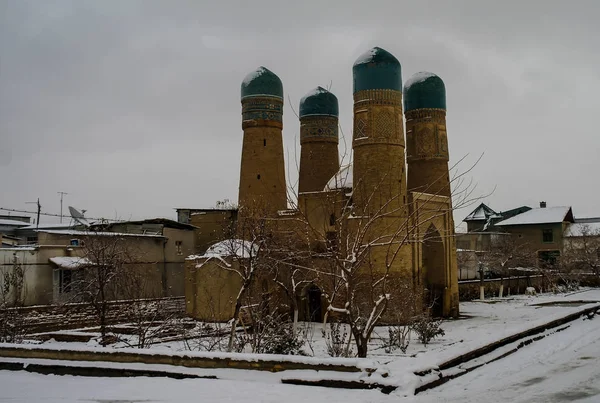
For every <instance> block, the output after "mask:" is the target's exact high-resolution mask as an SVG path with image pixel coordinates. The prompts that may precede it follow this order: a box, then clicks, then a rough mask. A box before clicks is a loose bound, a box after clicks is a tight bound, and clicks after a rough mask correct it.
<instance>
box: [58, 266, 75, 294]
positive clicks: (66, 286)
mask: <svg viewBox="0 0 600 403" xmlns="http://www.w3.org/2000/svg"><path fill="white" fill-rule="evenodd" d="M72 284H73V271H72V270H60V271H59V272H58V292H59V293H60V294H67V293H70V292H71V290H72V287H71V285H72Z"/></svg>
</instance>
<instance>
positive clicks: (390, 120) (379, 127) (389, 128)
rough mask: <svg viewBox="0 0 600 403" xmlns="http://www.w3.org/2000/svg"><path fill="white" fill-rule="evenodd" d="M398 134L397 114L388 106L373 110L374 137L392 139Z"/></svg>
mask: <svg viewBox="0 0 600 403" xmlns="http://www.w3.org/2000/svg"><path fill="white" fill-rule="evenodd" d="M395 134H396V116H395V114H394V111H393V110H389V109H388V108H385V109H384V108H381V109H375V110H374V111H373V133H372V135H373V137H375V138H384V139H391V138H394V136H395Z"/></svg>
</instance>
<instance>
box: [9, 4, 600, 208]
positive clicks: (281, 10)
mask: <svg viewBox="0 0 600 403" xmlns="http://www.w3.org/2000/svg"><path fill="white" fill-rule="evenodd" d="M599 8H600V6H599V5H598V4H597V2H595V1H585V0H582V1H576V2H564V1H542V0H539V1H504V2H482V1H452V2H450V1H420V2H418V3H417V2H410V3H409V2H399V1H397V0H390V1H372V2H359V1H341V0H340V1H335V0H334V1H326V2H325V1H314V0H306V1H303V2H287V1H253V2H248V1H245V0H243V1H242V0H239V1H221V2H213V1H192V0H190V1H183V0H182V1H170V2H166V1H158V0H157V1H154V0H138V1H133V0H132V1H99V0H98V1H81V0H78V1H67V0H54V1H47V2H40V1H33V0H32V1H24V0H4V1H3V2H0V140H1V141H0V166H2V167H3V185H4V186H3V188H4V189H10V191H9V192H5V191H4V192H3V195H2V198H1V199H2V200H0V201H1V203H0V206H1V207H6V206H9V207H13V208H23V207H24V205H23V202H24V201H29V200H30V199H34V198H37V197H40V198H41V199H42V202H43V203H42V204H44V205H45V206H47V211H51V212H56V211H57V210H58V208H57V206H58V197H57V196H56V191H59V190H65V191H68V192H70V194H69V195H68V196H67V201H68V203H70V204H74V205H78V206H79V207H82V208H87V209H88V210H89V211H90V214H92V213H93V214H95V215H106V216H113V215H115V210H116V211H117V214H118V215H120V216H123V217H129V216H133V217H142V216H152V215H159V216H165V215H166V216H173V212H172V210H170V209H171V208H172V207H176V206H179V205H187V206H192V207H194V206H199V207H202V206H204V207H206V206H210V205H213V204H214V202H215V200H217V199H222V198H230V199H235V198H236V196H237V181H238V175H239V153H240V149H241V128H240V103H239V84H240V81H241V80H242V79H243V77H244V76H245V75H246V73H248V72H249V71H251V70H253V69H254V68H256V67H258V66H259V65H265V66H267V67H269V68H270V69H271V70H273V71H274V72H276V73H277V74H278V75H279V76H280V77H281V78H282V80H283V84H284V90H285V92H286V97H288V98H286V100H285V101H286V106H285V110H284V142H285V147H286V150H287V153H288V154H289V157H288V160H287V164H288V166H289V174H290V177H291V180H292V181H294V180H295V177H296V176H297V175H295V173H294V169H295V168H294V166H295V161H294V154H295V153H297V152H298V151H299V145H298V144H297V142H298V141H297V136H298V133H299V127H298V122H297V118H296V117H295V116H294V112H293V108H295V109H297V104H298V101H299V100H300V98H301V97H302V96H303V95H304V94H305V93H306V92H307V91H308V90H310V89H311V88H314V87H315V86H317V85H321V86H328V85H332V91H334V93H335V94H336V95H337V96H338V98H339V100H340V111H341V114H340V122H341V124H342V128H343V130H344V134H345V136H346V138H347V143H348V144H350V142H349V138H350V134H351V130H352V117H351V112H352V75H351V74H352V73H351V67H352V63H353V61H354V59H355V58H356V57H357V56H358V55H359V54H360V53H362V52H363V51H364V50H366V49H368V48H369V47H371V46H375V45H378V46H382V47H384V48H386V49H388V50H389V51H391V52H392V53H393V54H395V55H396V56H397V57H398V58H399V60H400V61H401V62H402V65H403V76H404V79H407V78H408V77H409V76H410V75H411V74H413V73H415V72H417V71H421V70H429V71H433V72H435V73H437V74H439V75H440V76H441V77H442V78H443V79H444V80H445V83H446V87H447V91H448V134H449V141H450V151H451V157H452V158H453V160H454V161H456V160H458V159H459V158H461V157H462V156H464V155H466V154H469V155H470V157H469V159H470V160H471V159H473V160H474V159H475V158H476V156H478V155H479V154H480V153H482V152H485V157H484V158H483V160H482V161H481V163H480V164H479V165H478V166H477V167H476V169H475V170H474V171H473V173H472V175H473V179H474V181H475V182H477V183H479V189H480V191H481V192H482V193H486V192H488V191H490V190H491V189H493V188H494V187H495V186H496V187H497V190H496V192H495V194H493V195H492V196H491V197H489V199H488V200H486V201H487V202H489V203H490V204H491V205H492V207H494V208H495V209H499V210H502V209H508V208H511V207H513V206H514V205H515V204H534V203H536V202H537V201H539V200H538V199H546V200H547V201H548V202H549V204H550V205H556V204H572V205H573V206H574V208H575V213H576V214H578V213H580V212H581V213H582V214H596V215H598V214H600V212H598V211H597V210H595V211H594V209H597V200H598V199H599V197H600V192H599V191H598V190H597V187H595V186H591V185H590V184H592V183H595V182H596V181H597V178H595V176H596V172H597V171H598V169H599V168H600V166H599V163H598V159H597V156H596V154H597V151H598V149H599V148H600V142H599V140H598V136H597V134H596V130H595V117H594V113H593V110H595V109H597V107H598V100H597V99H598V97H597V95H596V94H597V93H598V92H599V91H600V75H599V73H598V69H597V66H598V65H599V63H600V55H599V54H598V52H597V51H596V46H597V45H596V43H595V42H596V40H597V39H596V38H597V37H598V36H600V35H599V34H600V32H599V28H597V23H596V16H597V15H598V11H599ZM465 213H466V212H465ZM458 218H459V219H460V218H462V216H461V214H459V215H458Z"/></svg>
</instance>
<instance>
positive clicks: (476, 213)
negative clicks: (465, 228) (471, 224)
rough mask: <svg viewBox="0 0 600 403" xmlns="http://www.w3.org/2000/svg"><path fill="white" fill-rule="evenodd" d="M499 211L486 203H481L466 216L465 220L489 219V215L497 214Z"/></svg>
mask: <svg viewBox="0 0 600 403" xmlns="http://www.w3.org/2000/svg"><path fill="white" fill-rule="evenodd" d="M496 214H497V213H496V212H495V211H494V210H492V209H491V208H489V207H488V206H486V205H485V204H484V203H481V204H480V205H479V206H477V208H476V209H475V210H473V211H472V212H471V213H470V214H469V215H468V216H466V217H465V219H464V220H463V221H479V220H487V219H488V217H489V216H493V215H496Z"/></svg>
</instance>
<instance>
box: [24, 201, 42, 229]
mask: <svg viewBox="0 0 600 403" xmlns="http://www.w3.org/2000/svg"><path fill="white" fill-rule="evenodd" d="M25 204H37V219H36V220H35V229H38V228H39V227H40V212H41V211H42V205H41V204H40V198H39V197H38V199H37V202H25Z"/></svg>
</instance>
